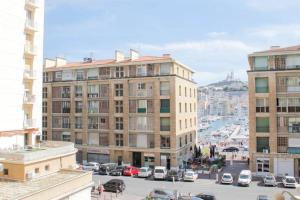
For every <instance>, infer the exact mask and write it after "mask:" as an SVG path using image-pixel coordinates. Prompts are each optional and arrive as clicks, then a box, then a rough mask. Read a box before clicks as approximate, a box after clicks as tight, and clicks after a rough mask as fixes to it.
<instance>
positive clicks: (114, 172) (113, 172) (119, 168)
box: [109, 165, 125, 176]
mask: <svg viewBox="0 0 300 200" xmlns="http://www.w3.org/2000/svg"><path fill="white" fill-rule="evenodd" d="M124 168H125V166H122V165H120V166H117V167H116V168H115V169H113V170H111V171H110V172H109V175H111V176H122V175H123V170H124Z"/></svg>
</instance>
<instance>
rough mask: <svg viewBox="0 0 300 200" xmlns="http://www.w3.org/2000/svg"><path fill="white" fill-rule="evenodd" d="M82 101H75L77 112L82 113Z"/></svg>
mask: <svg viewBox="0 0 300 200" xmlns="http://www.w3.org/2000/svg"><path fill="white" fill-rule="evenodd" d="M82 106H83V104H82V101H75V113H82Z"/></svg>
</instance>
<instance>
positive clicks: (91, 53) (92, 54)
mask: <svg viewBox="0 0 300 200" xmlns="http://www.w3.org/2000/svg"><path fill="white" fill-rule="evenodd" d="M90 58H91V59H92V60H95V57H94V52H90Z"/></svg>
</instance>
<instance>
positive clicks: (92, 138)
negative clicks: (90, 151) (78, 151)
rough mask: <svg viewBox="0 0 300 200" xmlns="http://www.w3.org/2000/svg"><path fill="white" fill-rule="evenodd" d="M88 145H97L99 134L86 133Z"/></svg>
mask: <svg viewBox="0 0 300 200" xmlns="http://www.w3.org/2000/svg"><path fill="white" fill-rule="evenodd" d="M88 144H89V145H93V146H98V145H99V133H88Z"/></svg>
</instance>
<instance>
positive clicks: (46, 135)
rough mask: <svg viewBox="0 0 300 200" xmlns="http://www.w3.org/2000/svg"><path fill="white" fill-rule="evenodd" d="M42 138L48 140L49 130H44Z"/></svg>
mask: <svg viewBox="0 0 300 200" xmlns="http://www.w3.org/2000/svg"><path fill="white" fill-rule="evenodd" d="M42 140H43V141H46V140H48V133H47V131H42Z"/></svg>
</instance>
